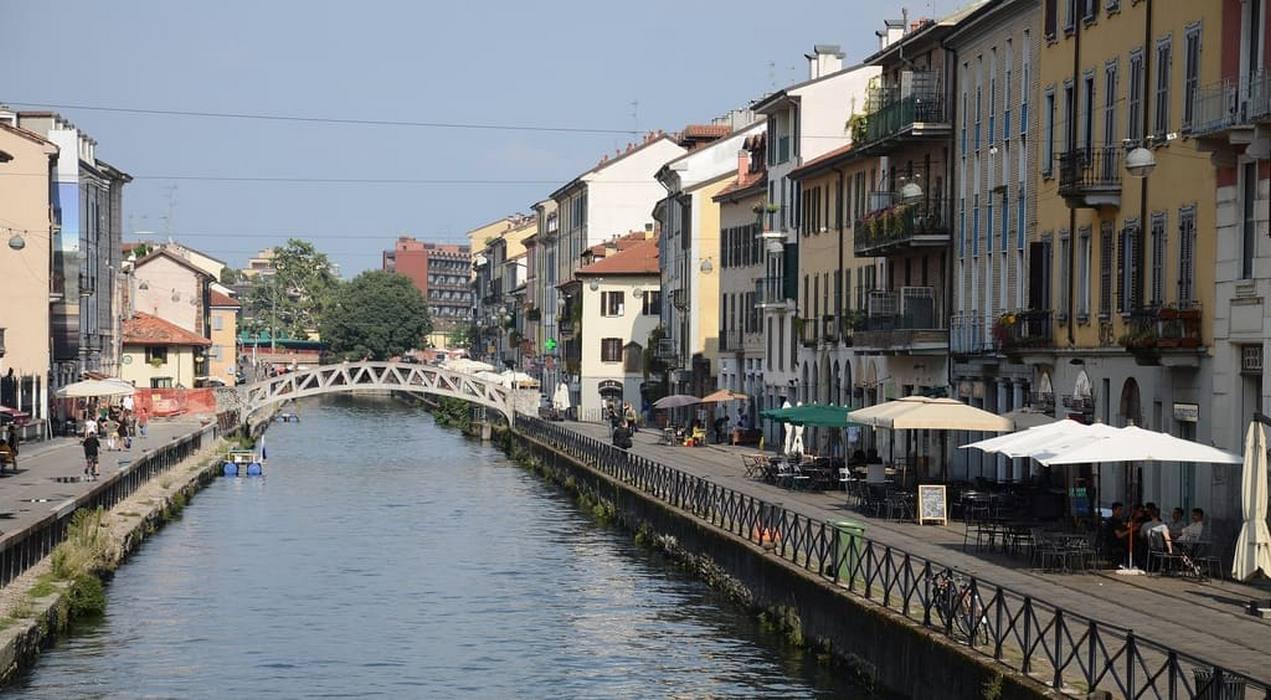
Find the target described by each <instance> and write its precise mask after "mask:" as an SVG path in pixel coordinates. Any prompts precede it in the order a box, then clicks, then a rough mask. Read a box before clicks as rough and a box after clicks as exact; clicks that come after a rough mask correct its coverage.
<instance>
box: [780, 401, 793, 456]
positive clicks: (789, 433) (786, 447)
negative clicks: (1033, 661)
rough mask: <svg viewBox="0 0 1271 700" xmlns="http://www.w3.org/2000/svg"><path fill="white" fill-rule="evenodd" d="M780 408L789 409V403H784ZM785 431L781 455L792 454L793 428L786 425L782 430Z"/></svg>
mask: <svg viewBox="0 0 1271 700" xmlns="http://www.w3.org/2000/svg"><path fill="white" fill-rule="evenodd" d="M781 407H782V408H790V402H789V401H786V402H785V403H783V404H781ZM783 429H784V430H785V431H786V439H785V443H784V444H783V445H782V449H781V454H785V455H788V454H793V451H794V426H792V425H786V426H784V428H783Z"/></svg>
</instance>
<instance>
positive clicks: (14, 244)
mask: <svg viewBox="0 0 1271 700" xmlns="http://www.w3.org/2000/svg"><path fill="white" fill-rule="evenodd" d="M25 247H26V239H25V238H23V237H22V234H20V233H15V234H13V235H12V236H9V248H10V249H12V250H22V249H23V248H25Z"/></svg>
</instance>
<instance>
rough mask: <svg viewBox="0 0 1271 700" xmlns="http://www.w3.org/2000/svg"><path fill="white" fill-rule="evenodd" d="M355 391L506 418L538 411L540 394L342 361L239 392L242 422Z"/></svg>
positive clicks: (438, 373)
mask: <svg viewBox="0 0 1271 700" xmlns="http://www.w3.org/2000/svg"><path fill="white" fill-rule="evenodd" d="M354 391H406V392H411V393H415V394H433V395H436V396H447V397H451V398H456V399H463V400H464V401H470V402H472V403H475V404H478V405H480V406H485V407H486V408H491V409H494V410H495V411H498V412H499V413H501V414H503V416H504V417H506V418H507V419H508V421H509V422H511V420H512V415H513V414H514V413H517V412H522V413H533V412H534V411H536V410H537V409H538V402H539V392H538V390H537V389H514V388H510V387H508V386H505V385H503V384H501V383H499V382H494V381H487V380H485V379H482V378H480V377H477V376H474V375H471V374H466V373H463V372H455V371H453V370H448V369H443V368H441V367H434V366H432V365H420V364H408V363H405V362H344V363H340V364H336V365H318V366H316V367H313V368H310V369H304V370H298V371H295V372H288V373H286V374H280V375H278V376H276V377H269V378H268V379H262V380H260V381H257V382H253V383H251V384H244V385H242V386H240V387H238V392H239V398H240V400H241V402H242V408H243V417H244V418H246V417H247V416H249V415H251V414H252V413H254V412H256V411H258V410H260V409H262V408H264V407H266V406H268V405H270V404H275V403H278V402H280V401H290V400H292V399H301V398H304V397H306V396H319V395H322V394H334V393H341V392H346V393H347V392H354Z"/></svg>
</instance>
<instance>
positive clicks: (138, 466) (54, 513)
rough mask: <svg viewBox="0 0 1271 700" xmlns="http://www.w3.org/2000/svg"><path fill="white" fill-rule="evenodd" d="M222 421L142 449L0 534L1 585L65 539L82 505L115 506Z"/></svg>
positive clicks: (212, 432)
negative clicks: (79, 491) (81, 490)
mask: <svg viewBox="0 0 1271 700" xmlns="http://www.w3.org/2000/svg"><path fill="white" fill-rule="evenodd" d="M225 422H226V421H225V420H222V417H221V416H218V420H217V423H216V424H212V425H208V426H206V427H204V428H203V429H201V430H199V431H198V432H196V433H193V434H191V435H187V436H185V437H183V438H181V439H179V440H176V441H175V442H171V443H168V444H165V445H162V446H160V447H158V448H157V449H155V450H153V451H146V452H144V453H143V454H142V456H141V458H140V459H138V460H136V461H135V462H132V463H131V464H127V465H125V466H124V467H122V468H121V469H119V470H118V471H116V472H115V473H113V474H110V475H108V476H107V477H106V478H105V479H104V480H102V481H101V483H99V484H97V485H96V486H95V487H93V489H92V490H90V491H89V492H88V493H85V494H83V495H81V496H79V497H78V498H75V499H74V500H72V501H70V502H68V503H67V504H66V505H65V506H63V507H60V508H57V509H56V510H51V511H50V512H49V514H48V515H46V516H45V517H43V518H42V519H40V520H39V521H37V522H35V523H33V524H32V525H30V526H29V527H25V528H23V529H22V530H18V531H15V532H13V533H10V534H8V535H6V536H4V537H0V586H7V585H9V584H10V583H11V582H12V581H13V580H14V579H15V578H17V577H18V576H21V575H22V574H23V573H24V572H25V571H26V570H27V569H29V568H31V567H32V566H34V565H36V564H37V563H39V561H40V560H41V559H43V558H44V557H46V556H48V555H49V554H50V553H51V552H52V551H53V548H54V547H56V546H57V545H58V544H60V543H61V542H62V540H64V539H66V529H67V527H68V526H69V525H70V522H71V516H73V515H74V514H75V512H76V511H78V510H80V509H81V508H98V507H101V508H106V509H110V508H113V507H115V505H117V504H118V503H119V502H120V501H122V500H124V499H125V498H127V497H129V496H131V495H132V494H133V493H135V492H136V491H137V489H139V488H141V486H142V485H143V484H145V483H146V482H148V481H150V479H152V478H154V477H155V476H156V475H158V474H161V473H163V472H166V471H168V470H169V469H171V468H172V467H173V466H175V465H176V464H178V463H180V462H181V461H183V460H185V459H186V458H187V457H189V456H190V455H192V454H194V453H196V452H198V451H199V450H201V449H203V445H204V437H205V436H210V437H211V438H215V437H216V435H217V433H218V432H219V431H220V430H221V426H222V425H223V424H224V423H225Z"/></svg>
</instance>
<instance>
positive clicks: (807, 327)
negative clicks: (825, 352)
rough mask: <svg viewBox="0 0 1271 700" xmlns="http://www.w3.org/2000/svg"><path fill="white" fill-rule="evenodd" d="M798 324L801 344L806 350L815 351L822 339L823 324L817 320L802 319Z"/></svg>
mask: <svg viewBox="0 0 1271 700" xmlns="http://www.w3.org/2000/svg"><path fill="white" fill-rule="evenodd" d="M798 324H799V343H800V344H801V345H803V347H805V348H813V349H815V348H816V344H817V342H818V341H819V340H820V337H821V324H819V323H817V319H816V318H800V319H798Z"/></svg>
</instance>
